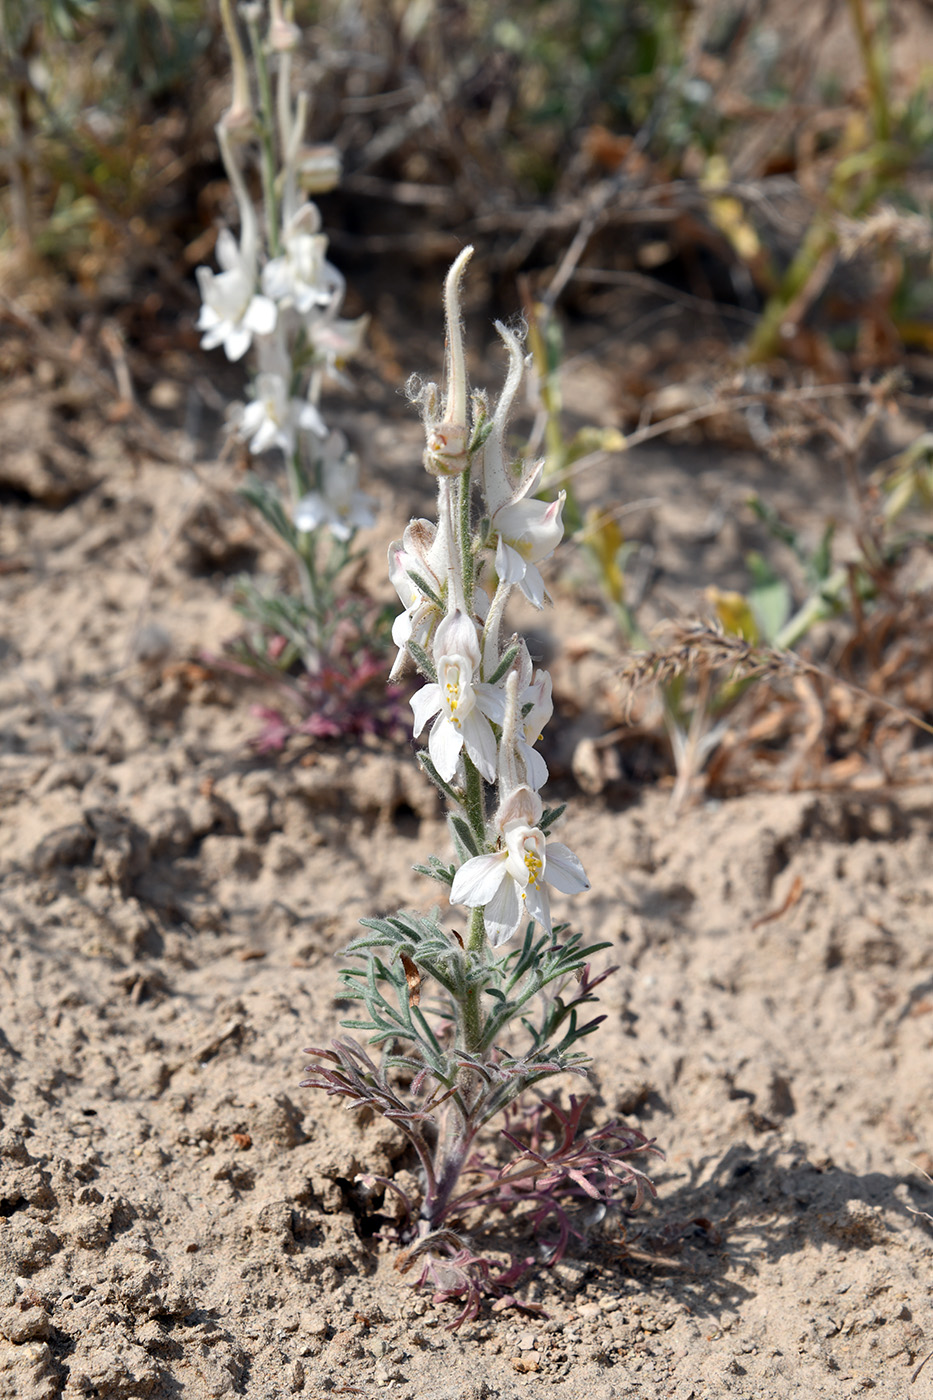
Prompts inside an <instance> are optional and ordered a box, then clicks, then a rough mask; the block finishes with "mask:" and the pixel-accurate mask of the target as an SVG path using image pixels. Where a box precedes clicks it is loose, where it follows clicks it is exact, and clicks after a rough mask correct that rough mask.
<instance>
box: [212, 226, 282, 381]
mask: <svg viewBox="0 0 933 1400" xmlns="http://www.w3.org/2000/svg"><path fill="white" fill-rule="evenodd" d="M216 253H217V262H218V263H219V265H220V267H221V268H222V269H223V271H222V272H214V271H212V269H211V268H209V267H199V268H198V269H197V270H196V272H195V276H196V277H197V279H198V287H199V289H200V292H201V301H202V302H203V305H202V307H201V314H200V316H199V317H198V330H199V331H204V335H203V336H202V338H201V346H202V348H203V349H204V350H213V349H215V347H216V346H218V345H222V346H223V347H224V350H225V352H226V355H227V359H228V360H241V359H242V358H243V356H244V355H245V354H246V352H247V350H248V349H249V347H250V345H251V343H252V339H253V336H254V335H271V334H272V332H273V331H274V330H275V321H276V315H277V313H276V308H275V302H274V301H270V300H269V298H268V297H265V296H261V295H259V294H258V293H257V291H256V267H255V263H254V262H253V260H252V259H251V258H250V257H249V256H248V255H247V254H244V253H243V251H242V250H241V248H240V246H239V245H238V244H237V241H236V239H235V238H234V236H233V234H232V233H231V232H230V230H229V229H226V228H223V229H221V230H220V233H219V234H218V235H217V249H216Z"/></svg>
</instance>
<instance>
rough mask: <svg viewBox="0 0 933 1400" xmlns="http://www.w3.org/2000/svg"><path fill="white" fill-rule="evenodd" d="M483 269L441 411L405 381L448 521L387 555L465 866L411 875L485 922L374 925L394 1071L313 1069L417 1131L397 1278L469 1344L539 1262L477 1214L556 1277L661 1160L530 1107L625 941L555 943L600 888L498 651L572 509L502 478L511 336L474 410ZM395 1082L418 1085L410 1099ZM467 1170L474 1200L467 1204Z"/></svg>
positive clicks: (514, 349)
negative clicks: (463, 1327) (490, 395)
mask: <svg viewBox="0 0 933 1400" xmlns="http://www.w3.org/2000/svg"><path fill="white" fill-rule="evenodd" d="M471 251H472V250H470V249H465V250H464V252H463V253H461V255H460V257H459V258H458V259H457V261H456V262H455V263H454V265H453V267H452V268H451V270H450V272H449V273H448V276H447V280H446V284H445V309H446V315H447V356H446V373H447V391H446V400H445V404H444V408H443V411H441V410H440V408H439V407H438V401H439V394H438V391H437V387H436V386H435V385H433V384H428V385H426V386H422V385H421V383H420V382H410V384H409V395H410V397H411V398H413V399H416V400H417V401H419V402H420V404H421V407H422V411H423V415H424V421H425V426H426V429H427V448H426V452H425V463H426V465H427V467H428V470H429V471H430V472H432V474H434V475H435V476H437V477H438V487H437V517H438V518H437V524H436V525H435V524H433V523H432V522H430V521H427V520H413V521H411V522H410V524H409V525H408V527H407V528H406V530H405V533H404V535H403V536H402V538H401V540H396V541H395V542H394V543H393V545H392V546H391V547H390V549H389V575H390V578H391V580H392V583H393V585H394V586H395V588H396V590H397V592H398V595H399V597H400V599H401V601H402V605H403V612H402V613H401V614H400V616H399V617H397V618H396V620H395V624H394V627H393V639H394V641H395V642H396V645H397V646H398V647H399V655H398V657H397V659H396V663H395V666H394V667H393V675H397V674H399V673H400V671H401V668H402V666H403V665H404V661H405V658H406V656H407V655H409V654H410V655H411V656H413V657H414V659H415V661H416V663H417V666H418V670H419V671H420V673H421V676H422V678H423V681H424V683H423V684H422V685H421V686H420V688H419V689H418V690H417V691H416V692H415V694H414V695H413V696H412V698H411V710H412V731H413V735H414V737H415V738H416V739H422V742H424V741H425V739H426V744H427V752H426V753H425V752H424V750H422V752H421V754H420V759H421V762H422V766H423V767H424V769H425V771H426V772H427V774H428V776H429V777H430V778H431V779H432V781H433V782H434V784H435V786H436V787H437V788H438V789H439V791H440V792H441V793H442V794H443V796H444V797H445V799H446V800H447V803H448V809H449V810H448V831H449V833H450V837H451V841H452V845H453V855H454V860H453V862H452V863H451V864H447V863H446V861H444V860H442V859H441V858H440V857H438V856H430V857H428V860H427V862H426V863H424V864H421V865H418V866H416V867H415V868H416V869H417V870H420V871H421V872H422V873H423V874H425V875H427V876H429V877H431V878H433V879H435V880H437V881H438V882H439V883H440V884H441V886H442V887H443V888H444V889H445V892H446V893H447V897H448V899H449V903H450V905H452V906H453V905H457V904H461V905H466V906H467V907H468V908H469V909H470V910H471V911H472V913H471V915H470V919H469V931H468V932H466V933H465V935H464V936H461V934H460V933H459V932H457V931H456V930H455V929H453V928H450V927H448V925H447V923H446V921H445V919H444V917H443V916H442V914H441V911H440V910H439V909H434V910H432V911H431V913H430V914H428V915H425V914H421V913H414V912H412V911H409V910H401V911H399V912H398V913H397V914H395V915H393V916H391V917H389V918H385V919H364V920H363V924H364V928H365V930H366V934H365V936H364V937H361V938H359V939H358V940H357V941H356V942H355V943H353V944H351V946H350V948H349V949H348V950H347V951H348V954H349V956H350V957H351V958H355V959H356V958H358V959H361V960H362V966H360V967H352V968H349V969H347V970H346V971H345V972H344V973H343V974H342V977H343V981H344V984H345V989H346V994H347V996H348V997H349V998H350V999H351V1000H353V1001H357V1002H363V1003H364V1004H365V1017H364V1016H363V1015H362V1014H361V1017H360V1019H359V1020H352V1021H345V1022H344V1023H343V1024H344V1025H345V1026H346V1027H347V1028H348V1029H358V1030H366V1031H367V1032H368V1033H369V1034H370V1036H371V1038H372V1042H373V1043H374V1044H378V1045H381V1046H383V1047H384V1050H385V1054H384V1059H383V1062H382V1064H380V1065H379V1066H378V1067H377V1066H375V1065H374V1064H373V1062H372V1060H370V1059H369V1057H368V1056H366V1054H365V1052H364V1051H362V1050H360V1051H359V1053H356V1052H355V1051H354V1049H353V1048H352V1046H353V1043H352V1042H347V1041H344V1042H334V1050H333V1051H331V1052H317V1053H318V1054H319V1058H320V1060H321V1063H320V1064H319V1065H318V1066H317V1067H316V1068H315V1070H314V1077H313V1079H312V1080H310V1081H308V1082H309V1083H311V1084H313V1085H314V1086H317V1087H321V1088H324V1089H325V1090H326V1091H327V1092H328V1093H330V1094H334V1095H338V1096H342V1097H345V1098H347V1099H348V1100H349V1102H350V1103H351V1104H352V1105H364V1104H365V1105H367V1106H369V1107H370V1108H373V1109H375V1110H376V1111H377V1112H379V1113H381V1114H383V1116H384V1117H386V1118H388V1119H389V1120H390V1121H391V1122H393V1123H396V1124H397V1125H398V1127H399V1129H400V1130H401V1131H402V1132H403V1133H405V1134H406V1136H407V1138H408V1140H409V1143H410V1145H411V1147H412V1148H413V1149H414V1151H415V1153H416V1154H417V1157H418V1161H419V1164H420V1167H421V1176H422V1179H421V1183H420V1184H421V1187H422V1190H423V1199H422V1201H421V1206H420V1212H419V1214H418V1218H417V1219H407V1220H405V1221H404V1222H403V1223H402V1224H401V1225H400V1226H399V1228H398V1231H397V1235H398V1239H399V1242H400V1243H401V1244H402V1245H403V1246H404V1248H403V1251H402V1254H401V1255H400V1257H399V1261H398V1267H399V1269H400V1270H401V1271H403V1272H406V1271H408V1270H409V1269H412V1268H413V1267H414V1266H415V1264H416V1263H417V1265H418V1266H419V1269H420V1272H418V1276H417V1279H416V1284H418V1285H422V1286H427V1287H430V1288H432V1289H433V1291H434V1296H435V1299H436V1300H438V1301H443V1300H448V1299H458V1300H459V1301H460V1303H461V1304H462V1311H461V1312H460V1314H459V1316H458V1317H457V1318H456V1319H455V1320H454V1321H453V1322H452V1323H451V1325H452V1326H457V1325H459V1324H460V1323H461V1322H462V1321H464V1320H465V1319H467V1318H471V1317H475V1316H476V1314H477V1312H478V1310H479V1307H480V1303H481V1301H482V1299H483V1298H484V1297H495V1298H497V1299H498V1302H497V1303H496V1304H494V1306H496V1307H500V1308H501V1307H506V1306H513V1305H517V1304H518V1299H517V1298H516V1297H515V1295H514V1292H513V1290H514V1287H515V1285H516V1283H517V1281H518V1280H519V1279H520V1278H521V1277H522V1276H523V1274H525V1273H526V1272H527V1271H528V1270H529V1269H530V1268H531V1267H532V1264H533V1261H532V1260H531V1259H529V1258H527V1257H525V1256H523V1255H514V1256H513V1258H512V1260H511V1261H510V1262H509V1263H508V1264H506V1265H505V1267H503V1266H502V1265H500V1264H499V1263H493V1261H492V1260H491V1259H489V1258H487V1257H485V1256H484V1255H483V1254H482V1253H479V1252H477V1251H476V1250H475V1249H474V1248H473V1245H472V1243H471V1241H470V1239H469V1237H468V1236H467V1235H466V1234H464V1233H463V1232H462V1230H461V1228H460V1223H459V1222H461V1221H464V1220H465V1221H466V1222H467V1224H469V1223H470V1217H471V1212H473V1211H474V1210H476V1211H478V1210H480V1209H483V1208H485V1209H487V1210H490V1209H496V1210H498V1211H500V1212H501V1213H502V1214H503V1215H506V1216H511V1217H512V1218H514V1213H515V1211H516V1209H517V1210H518V1211H519V1213H520V1216H521V1219H522V1224H523V1228H524V1229H526V1230H529V1231H530V1232H531V1233H533V1234H535V1235H537V1236H541V1235H542V1234H545V1233H546V1237H547V1249H546V1251H545V1260H546V1262H548V1263H555V1262H556V1261H557V1260H559V1259H560V1258H561V1257H562V1255H563V1253H564V1251H565V1250H566V1249H567V1247H568V1245H569V1242H570V1241H571V1240H572V1239H582V1238H583V1237H584V1233H585V1231H586V1230H587V1229H589V1228H593V1227H594V1226H595V1225H596V1224H598V1222H599V1220H601V1219H602V1217H603V1216H604V1215H605V1212H606V1207H607V1206H608V1205H609V1204H610V1203H611V1202H612V1200H613V1199H618V1197H619V1196H620V1195H621V1194H622V1192H623V1191H626V1190H628V1191H633V1192H634V1195H635V1199H636V1201H637V1200H639V1199H640V1198H641V1195H642V1194H643V1191H644V1178H643V1177H642V1175H641V1173H640V1172H638V1171H637V1170H636V1169H635V1168H633V1167H631V1166H630V1165H629V1163H628V1160H627V1159H628V1157H629V1156H631V1155H632V1153H634V1152H637V1151H641V1150H650V1144H648V1143H647V1140H646V1139H644V1138H642V1137H641V1135H640V1134H634V1133H630V1132H628V1130H616V1129H614V1128H612V1127H611V1126H610V1127H607V1128H600V1129H597V1130H595V1131H594V1132H592V1133H589V1134H588V1133H587V1132H586V1131H585V1130H583V1129H582V1128H581V1126H580V1116H581V1113H582V1108H583V1101H582V1100H577V1099H575V1098H571V1101H570V1108H569V1110H568V1111H566V1112H564V1111H563V1110H561V1109H560V1108H559V1106H558V1105H556V1104H555V1105H547V1106H544V1107H542V1106H540V1105H539V1106H538V1107H537V1108H532V1109H530V1110H527V1109H525V1110H523V1109H522V1108H521V1098H522V1095H523V1094H524V1093H525V1091H526V1090H528V1089H531V1088H533V1087H535V1086H537V1085H538V1084H539V1083H540V1082H541V1081H542V1080H543V1079H545V1078H547V1077H548V1076H550V1075H554V1074H561V1073H571V1074H584V1073H585V1064H586V1062H587V1058H586V1056H585V1055H584V1054H583V1053H582V1051H581V1050H580V1049H579V1048H577V1047H578V1045H579V1042H580V1041H581V1040H582V1038H583V1037H585V1036H587V1035H589V1034H590V1033H591V1032H592V1031H593V1030H594V1029H595V1028H596V1026H597V1025H598V1024H599V1020H600V1018H599V1017H593V1018H590V1019H588V1020H587V1019H585V1018H584V1017H582V1016H580V1015H579V1012H580V1010H581V1008H583V1007H584V1006H586V1005H587V1004H588V1003H590V1002H591V1001H594V1000H595V996H594V994H593V988H594V987H595V986H596V985H597V983H598V982H600V981H601V980H602V977H603V976H605V975H606V974H604V973H600V974H597V975H596V976H595V977H591V976H590V974H589V967H590V963H591V960H592V958H593V957H594V955H595V954H596V953H597V952H599V951H601V950H602V949H603V948H605V947H606V946H608V945H605V944H601V945H597V946H596V947H595V948H594V947H589V948H587V947H584V946H582V941H581V938H580V935H579V934H571V935H569V936H568V935H566V934H565V928H564V926H558V927H556V928H555V926H554V923H553V919H552V914H551V906H550V899H551V891H552V890H557V891H559V892H560V893H561V894H565V895H570V894H577V893H580V892H582V891H583V890H586V889H588V888H589V881H588V879H587V877H586V873H585V871H584V869H583V866H582V865H581V863H580V861H579V860H578V858H577V857H576V856H575V855H574V854H573V852H572V851H570V850H568V848H567V847H566V846H565V845H563V844H562V843H561V842H559V841H555V840H553V839H552V838H551V834H550V833H551V828H552V826H553V825H554V823H555V822H556V820H557V818H558V817H559V815H560V810H550V809H549V810H545V807H544V803H543V802H542V799H541V796H540V793H539V791H538V789H539V788H540V786H541V785H542V783H543V782H544V781H545V780H546V778H547V766H546V764H545V763H544V760H543V759H542V758H541V756H540V754H539V753H538V752H537V751H536V749H535V745H536V744H537V742H538V740H539V739H540V737H541V732H542V730H543V728H544V726H545V725H546V724H547V722H548V720H549V719H550V717H551V714H552V712H553V703H552V698H551V679H550V676H549V675H548V674H547V672H546V671H543V670H541V669H538V670H535V668H534V666H533V664H532V660H531V656H530V654H529V651H528V646H527V644H526V643H525V642H524V641H523V640H522V639H521V638H519V637H517V636H513V637H512V639H511V640H510V642H509V643H508V644H507V646H506V648H505V650H504V651H501V650H500V631H501V627H502V623H503V618H504V616H505V609H506V606H507V603H508V600H509V597H510V595H511V593H512V591H513V589H514V588H515V587H518V588H520V589H521V590H522V591H523V592H524V593H525V595H526V597H528V598H530V599H531V601H532V602H534V603H536V604H537V605H538V606H540V605H541V604H543V602H544V599H545V593H544V583H543V580H542V578H541V575H540V573H539V571H538V568H537V565H538V564H539V563H540V562H542V561H543V560H544V559H545V558H546V557H547V556H548V555H549V554H550V553H551V552H552V550H554V549H555V548H556V546H557V544H558V543H559V541H560V538H561V536H562V534H563V523H562V519H561V516H562V510H563V504H564V502H563V497H562V496H561V497H558V499H557V500H556V501H551V502H548V501H538V500H536V499H534V492H535V490H537V488H538V486H539V484H540V479H541V472H540V468H539V466H537V465H531V466H526V465H521V464H519V465H518V466H517V467H516V469H515V470H512V469H511V468H510V467H508V466H507V465H506V458H505V448H504V442H505V433H506V429H507V424H508V416H509V412H510V410H511V407H512V403H513V401H514V399H515V395H516V393H517V391H518V386H519V383H520V381H521V376H522V373H523V370H524V361H523V356H522V347H521V343H520V341H519V339H518V337H517V336H515V335H514V334H513V333H512V332H511V331H509V330H507V329H506V327H504V326H501V325H500V326H499V327H498V330H499V334H500V335H501V337H502V339H503V341H504V342H505V345H506V348H507V350H508V353H509V369H508V373H507V375H506V380H505V385H504V387H503V390H502V393H501V395H500V397H499V402H498V404H497V406H496V408H495V411H494V412H493V414H492V415H491V417H490V416H489V413H488V409H487V407H486V403H485V399H483V398H482V396H481V395H479V394H476V393H473V394H472V395H471V393H470V389H469V386H468V384H467V379H466V361H465V355H464V350H463V340H462V332H461V326H460V281H461V278H462V275H463V270H464V268H465V266H466V263H467V261H468V259H469V257H470V254H471ZM471 399H472V402H473V404H474V408H475V414H474V426H473V433H472V436H471V437H468V436H467V428H466V413H467V404H468V403H469V402H470V401H471ZM480 466H482V468H483V470H482V471H480V470H479V468H480ZM477 488H479V491H480V494H481V498H482V499H481V500H480V502H479V508H478V509H475V502H474V494H475V492H476V490H477ZM493 567H494V569H495V575H496V582H495V593H494V595H493V597H492V599H491V600H490V597H489V594H488V593H487V591H486V586H485V585H486V581H487V579H488V577H489V575H490V574H491V572H492V568H493ZM512 940H515V942H514V943H513V946H512V947H511V948H509V947H508V946H507V945H508V944H509V943H510V942H511V941H512ZM429 1008H430V1012H429ZM429 1017H430V1019H429ZM510 1027H511V1034H510V1035H508V1036H506V1035H505V1032H506V1031H507V1029H508V1028H510ZM398 1072H401V1073H402V1074H404V1076H405V1082H406V1083H407V1084H408V1086H409V1087H408V1089H407V1091H405V1092H404V1093H403V1092H402V1091H401V1090H399V1089H398V1088H397V1083H398ZM499 1114H505V1115H506V1131H505V1132H504V1133H503V1137H502V1139H501V1141H505V1142H507V1143H508V1144H510V1145H511V1147H512V1148H513V1149H514V1150H515V1153H516V1155H515V1156H514V1157H513V1159H512V1160H511V1161H510V1162H507V1163H506V1165H505V1166H503V1165H502V1164H501V1161H499V1160H497V1161H495V1162H494V1163H491V1162H487V1161H486V1160H485V1159H484V1158H483V1157H482V1156H481V1155H480V1154H479V1153H477V1152H476V1151H475V1150H474V1145H475V1143H476V1142H477V1140H478V1135H479V1134H480V1132H481V1131H482V1129H483V1128H484V1127H485V1126H486V1125H487V1124H488V1123H490V1122H491V1121H492V1120H494V1119H495V1118H496V1116H497V1115H499ZM545 1114H547V1115H548V1119H547V1122H545ZM612 1134H615V1145H612V1144H610V1142H609V1140H608V1138H609V1137H610V1136H611V1135H612ZM465 1170H468V1171H469V1173H470V1181H471V1185H470V1186H468V1187H467V1188H464V1189H461V1188H459V1186H458V1183H459V1181H460V1178H461V1176H462V1174H463V1173H464V1171H465ZM594 1205H595V1210H594ZM454 1221H457V1222H458V1228H457V1229H456V1230H455V1229H453V1228H452V1222H454ZM521 1306H526V1305H525V1304H521Z"/></svg>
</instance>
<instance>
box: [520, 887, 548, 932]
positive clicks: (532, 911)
mask: <svg viewBox="0 0 933 1400" xmlns="http://www.w3.org/2000/svg"><path fill="white" fill-rule="evenodd" d="M525 913H526V914H527V915H528V917H529V919H534V920H535V922H536V923H539V924H540V925H541V927H542V928H543V929H544V931H545V933H552V932H553V929H552V927H551V906H550V902H549V900H548V897H547V890H546V889H544V887H543V886H542V885H537V886H536V885H532V884H529V885H528V887H527V889H526V890H525Z"/></svg>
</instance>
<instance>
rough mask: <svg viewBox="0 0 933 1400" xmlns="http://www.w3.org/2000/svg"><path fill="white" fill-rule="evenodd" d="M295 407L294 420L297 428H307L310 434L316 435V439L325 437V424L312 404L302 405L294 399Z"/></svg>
mask: <svg viewBox="0 0 933 1400" xmlns="http://www.w3.org/2000/svg"><path fill="white" fill-rule="evenodd" d="M294 403H295V405H296V407H297V410H298V411H297V414H296V420H297V423H298V426H299V428H307V429H308V430H309V431H310V432H312V433H316V434H317V436H318V437H322V438H323V437H327V424H326V423H325V422H324V419H323V418H322V417H321V415H320V413H319V412H318V410H317V409H316V408H315V407H314V404H313V403H302V402H301V401H300V400H299V399H295V400H294Z"/></svg>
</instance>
